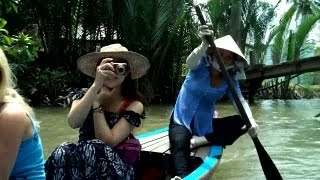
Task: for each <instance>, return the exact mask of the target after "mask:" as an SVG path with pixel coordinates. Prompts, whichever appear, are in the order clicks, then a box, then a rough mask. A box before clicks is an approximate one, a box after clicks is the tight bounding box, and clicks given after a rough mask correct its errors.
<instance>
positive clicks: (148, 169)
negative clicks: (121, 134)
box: [136, 128, 223, 180]
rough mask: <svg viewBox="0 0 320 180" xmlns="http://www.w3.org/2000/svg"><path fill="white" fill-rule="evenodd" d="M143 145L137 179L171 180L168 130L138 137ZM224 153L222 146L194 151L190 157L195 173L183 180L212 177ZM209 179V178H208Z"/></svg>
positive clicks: (164, 129)
mask: <svg viewBox="0 0 320 180" xmlns="http://www.w3.org/2000/svg"><path fill="white" fill-rule="evenodd" d="M136 138H138V139H139V140H140V142H141V145H142V151H141V156H140V160H139V162H138V164H137V167H136V175H137V179H142V180H147V179H148V180H149V179H151V180H157V179H170V178H171V174H172V169H173V168H172V162H171V157H170V143H169V136H168V128H161V129H157V130H154V131H150V132H147V133H144V134H141V135H137V136H136ZM222 153H223V147H222V146H215V145H209V146H202V147H198V148H195V149H193V150H192V152H191V154H190V156H191V160H192V163H191V164H192V165H193V166H194V167H192V169H193V171H192V172H191V173H190V174H189V175H188V176H186V177H185V178H183V179H184V180H195V179H202V178H208V177H211V176H212V174H213V171H214V169H215V168H216V167H217V165H218V163H219V161H220V158H221V156H222ZM208 179H209V178H208Z"/></svg>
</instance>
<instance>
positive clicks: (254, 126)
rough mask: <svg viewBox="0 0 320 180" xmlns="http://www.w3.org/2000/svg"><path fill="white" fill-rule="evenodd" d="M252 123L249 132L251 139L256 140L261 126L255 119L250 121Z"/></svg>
mask: <svg viewBox="0 0 320 180" xmlns="http://www.w3.org/2000/svg"><path fill="white" fill-rule="evenodd" d="M250 123H251V125H252V126H251V128H249V129H248V131H247V132H248V134H249V135H250V137H251V138H255V137H257V136H258V132H259V126H258V124H257V123H256V121H255V120H254V119H253V118H251V119H250Z"/></svg>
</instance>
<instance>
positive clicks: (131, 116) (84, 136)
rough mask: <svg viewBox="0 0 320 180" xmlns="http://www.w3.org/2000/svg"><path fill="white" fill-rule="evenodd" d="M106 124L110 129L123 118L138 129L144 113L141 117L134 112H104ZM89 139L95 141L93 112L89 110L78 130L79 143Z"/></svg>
mask: <svg viewBox="0 0 320 180" xmlns="http://www.w3.org/2000/svg"><path fill="white" fill-rule="evenodd" d="M104 116H105V118H106V121H107V124H108V125H109V128H110V129H112V128H113V127H114V125H115V124H116V123H117V122H118V121H119V120H120V119H121V118H122V117H124V118H125V119H126V120H127V121H128V122H129V123H130V124H132V125H133V126H135V127H139V126H140V124H141V120H142V119H145V112H143V113H142V114H141V115H140V114H138V113H136V112H134V111H127V110H124V111H121V112H104ZM90 139H96V137H95V134H94V124H93V110H92V109H91V110H90V112H89V114H88V116H87V118H86V120H85V121H84V123H83V125H82V127H81V128H80V129H79V141H85V140H90Z"/></svg>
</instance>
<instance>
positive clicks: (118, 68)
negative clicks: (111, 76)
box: [112, 63, 127, 75]
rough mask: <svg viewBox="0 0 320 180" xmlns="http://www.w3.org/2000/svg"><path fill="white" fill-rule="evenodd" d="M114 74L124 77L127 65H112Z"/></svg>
mask: <svg viewBox="0 0 320 180" xmlns="http://www.w3.org/2000/svg"><path fill="white" fill-rule="evenodd" d="M112 66H113V68H114V72H115V73H116V74H117V75H125V74H126V70H127V63H112Z"/></svg>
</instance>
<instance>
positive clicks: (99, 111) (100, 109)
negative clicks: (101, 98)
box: [92, 106, 103, 113]
mask: <svg viewBox="0 0 320 180" xmlns="http://www.w3.org/2000/svg"><path fill="white" fill-rule="evenodd" d="M92 110H93V113H103V109H102V107H101V106H99V107H97V108H93V109H92Z"/></svg>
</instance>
